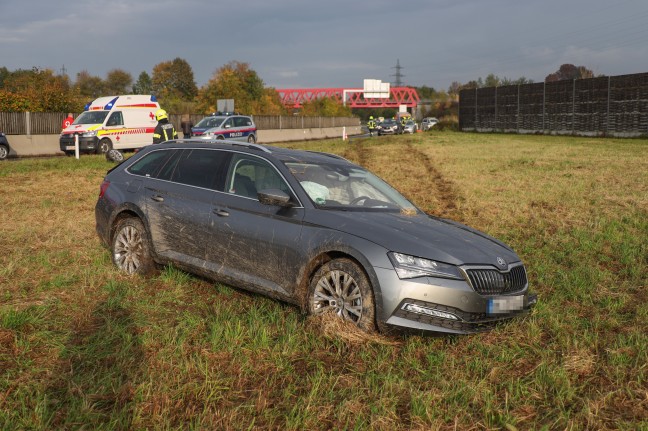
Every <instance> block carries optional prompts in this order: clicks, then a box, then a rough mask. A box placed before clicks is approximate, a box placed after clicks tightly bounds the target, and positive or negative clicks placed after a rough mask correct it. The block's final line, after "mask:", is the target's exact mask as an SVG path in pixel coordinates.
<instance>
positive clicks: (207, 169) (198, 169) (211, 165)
mask: <svg viewBox="0 0 648 431" xmlns="http://www.w3.org/2000/svg"><path fill="white" fill-rule="evenodd" d="M226 157H227V154H226V153H225V152H223V151H218V150H204V149H195V150H186V151H185V153H184V154H183V155H182V156H181V157H180V159H179V160H178V164H177V165H176V167H175V169H174V170H173V175H172V176H171V181H173V182H176V183H181V184H187V185H189V186H196V187H203V188H208V189H213V188H214V182H215V180H216V176H217V174H218V173H219V172H220V170H221V168H222V166H223V162H224V161H225V160H226Z"/></svg>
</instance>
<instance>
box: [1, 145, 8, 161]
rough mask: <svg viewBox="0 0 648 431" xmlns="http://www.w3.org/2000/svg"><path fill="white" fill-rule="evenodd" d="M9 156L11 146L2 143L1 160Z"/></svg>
mask: <svg viewBox="0 0 648 431" xmlns="http://www.w3.org/2000/svg"><path fill="white" fill-rule="evenodd" d="M7 156H9V148H7V147H6V146H5V145H0V160H4V159H6V158H7Z"/></svg>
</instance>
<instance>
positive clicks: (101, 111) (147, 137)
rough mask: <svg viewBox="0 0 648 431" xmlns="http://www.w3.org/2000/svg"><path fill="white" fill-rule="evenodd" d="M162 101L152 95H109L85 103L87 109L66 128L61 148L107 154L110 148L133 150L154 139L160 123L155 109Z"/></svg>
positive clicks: (69, 150)
mask: <svg viewBox="0 0 648 431" xmlns="http://www.w3.org/2000/svg"><path fill="white" fill-rule="evenodd" d="M158 109H160V104H159V103H158V102H157V100H156V99H155V96H152V95H141V94H131V95H124V96H107V97H100V98H98V99H95V100H94V101H92V102H91V103H90V104H88V105H86V108H85V111H84V112H83V113H82V114H81V115H79V116H78V117H77V118H76V119H75V120H74V122H73V123H72V124H70V125H69V126H68V127H66V128H65V129H63V131H62V132H61V135H60V138H59V144H60V148H61V151H63V152H65V153H66V154H68V155H71V154H74V151H75V139H76V137H77V136H78V138H79V151H80V152H83V153H97V154H105V153H107V152H108V151H110V150H111V149H116V150H133V149H136V148H141V147H143V146H145V145H150V144H152V143H153V131H154V130H155V126H156V124H157V120H156V119H155V112H156V111H157V110H158Z"/></svg>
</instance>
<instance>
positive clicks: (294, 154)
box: [145, 139, 353, 165]
mask: <svg viewBox="0 0 648 431" xmlns="http://www.w3.org/2000/svg"><path fill="white" fill-rule="evenodd" d="M188 144H190V145H191V147H192V148H218V149H223V150H235V151H241V152H245V153H249V154H257V155H264V156H272V157H273V158H275V159H278V160H280V161H282V162H301V163H331V162H334V163H340V164H351V165H353V163H351V162H350V161H348V160H347V159H345V158H344V157H342V156H338V155H336V154H330V153H323V152H318V151H307V150H296V149H291V148H281V147H273V146H270V145H261V144H252V143H247V142H238V141H228V140H224V141H223V140H213V141H205V140H203V139H178V140H173V141H167V142H164V143H162V144H157V145H150V146H147V147H145V148H148V149H149V151H152V150H154V149H156V148H158V149H162V148H180V149H182V148H187V145H188Z"/></svg>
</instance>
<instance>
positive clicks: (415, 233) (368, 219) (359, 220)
mask: <svg viewBox="0 0 648 431" xmlns="http://www.w3.org/2000/svg"><path fill="white" fill-rule="evenodd" d="M313 216H314V217H313V219H312V220H308V221H310V222H312V223H314V224H317V225H321V226H323V227H326V228H328V229H333V230H337V231H340V232H344V233H347V234H350V235H354V236H357V237H361V238H363V239H366V240H368V241H371V242H374V243H376V244H378V245H380V246H382V247H384V248H386V249H387V250H390V251H395V252H399V253H405V254H409V255H413V256H418V257H423V258H427V259H433V260H438V261H441V262H445V263H450V264H453V265H464V264H473V265H475V264H479V265H493V266H495V267H497V268H502V269H504V268H503V267H502V266H501V264H498V258H500V259H504V261H505V262H506V263H507V264H510V263H513V262H518V261H520V258H519V257H518V256H517V255H516V254H515V252H514V251H513V250H512V249H511V248H510V247H508V246H507V245H506V244H504V243H503V242H501V241H499V240H497V239H495V238H493V237H491V236H489V235H486V234H485V233H483V232H480V231H478V230H476V229H473V228H470V227H468V226H465V225H462V224H460V223H457V222H454V221H452V220H447V219H441V218H437V217H432V216H429V215H427V214H424V213H419V214H417V215H405V214H400V213H391V212H373V211H338V210H316V211H315V214H313Z"/></svg>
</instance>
